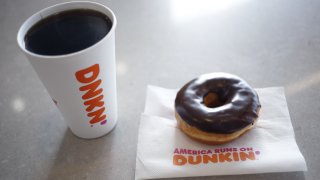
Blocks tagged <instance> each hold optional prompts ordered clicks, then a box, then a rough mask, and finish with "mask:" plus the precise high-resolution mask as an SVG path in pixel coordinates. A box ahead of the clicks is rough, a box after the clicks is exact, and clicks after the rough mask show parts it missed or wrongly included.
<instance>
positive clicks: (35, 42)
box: [24, 9, 112, 55]
mask: <svg viewBox="0 0 320 180" xmlns="http://www.w3.org/2000/svg"><path fill="white" fill-rule="evenodd" d="M111 27H112V22H111V20H110V19H109V18H108V17H107V16H106V15H105V14H102V13H100V12H97V11H94V10H88V9H76V10H68V11H64V12H60V13H57V14H53V15H51V16H48V17H46V18H44V19H42V20H41V21H39V22H38V23H36V24H35V25H34V26H33V27H31V28H30V29H29V31H28V32H27V33H26V36H25V38H24V41H25V47H26V49H27V50H29V51H31V52H33V53H36V54H40V55H64V54H69V53H74V52H77V51H80V50H83V49H85V48H88V47H90V46H92V45H94V44H95V43H97V42H98V41H100V40H101V39H102V38H103V37H105V36H106V34H107V33H108V32H109V31H110V29H111Z"/></svg>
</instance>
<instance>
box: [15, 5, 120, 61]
mask: <svg viewBox="0 0 320 180" xmlns="http://www.w3.org/2000/svg"><path fill="white" fill-rule="evenodd" d="M72 4H74V5H77V4H78V5H83V4H87V5H93V6H100V7H102V8H103V9H105V10H106V11H108V12H109V13H110V15H109V14H106V12H104V11H100V10H97V9H93V10H95V11H99V12H101V13H103V14H105V15H107V16H108V17H109V18H110V19H111V21H112V27H111V29H110V31H109V32H108V33H107V34H106V35H105V36H104V37H103V38H102V39H100V40H99V41H98V42H96V43H94V44H93V45H91V46H89V47H87V48H84V49H82V50H79V51H76V52H72V53H68V54H62V55H41V54H37V53H34V52H31V51H29V50H27V49H26V48H25V46H24V37H25V34H26V33H27V32H28V30H29V29H30V28H31V27H32V26H33V25H34V24H35V23H37V22H39V21H40V20H42V19H43V18H46V17H48V16H50V15H52V14H54V13H58V12H61V11H64V10H58V11H55V12H54V13H51V14H49V15H48V16H45V17H43V16H42V14H43V13H46V12H49V11H50V10H53V9H56V8H59V7H62V6H65V5H72ZM81 8H88V7H86V6H84V7H81V6H80V7H76V6H74V7H71V8H69V9H66V10H72V9H81ZM88 9H90V8H88ZM37 16H40V17H41V19H40V20H36V21H35V23H34V24H32V25H31V27H29V28H27V30H26V31H25V33H24V34H22V33H23V32H22V31H23V29H24V28H25V26H27V25H28V23H29V21H31V20H32V19H34V18H36V17H37ZM110 16H111V17H110ZM116 26H117V19H116V16H115V14H114V13H113V11H112V10H111V9H110V8H108V7H107V6H105V5H103V4H100V3H97V2H91V1H70V2H64V3H59V4H55V5H52V6H49V7H47V8H44V9H42V10H40V11H38V12H36V13H34V14H33V15H31V16H30V17H28V18H27V19H26V20H25V21H24V22H23V23H22V25H21V26H20V28H19V31H18V34H17V43H18V46H19V48H20V49H21V50H22V51H23V52H25V53H26V54H28V55H30V56H34V57H38V58H41V59H63V58H65V57H70V56H75V55H80V54H83V53H85V52H87V51H89V50H91V49H93V48H95V47H96V46H98V45H99V44H101V43H102V41H104V40H106V39H109V38H110V36H112V34H113V33H114V31H115V28H116Z"/></svg>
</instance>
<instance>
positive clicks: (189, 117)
mask: <svg viewBox="0 0 320 180" xmlns="http://www.w3.org/2000/svg"><path fill="white" fill-rule="evenodd" d="M209 93H215V94H216V95H217V96H218V98H219V100H220V102H221V104H220V106H218V107H207V106H206V104H204V97H205V96H206V95H207V94H209ZM260 108H261V105H260V102H259V97H258V95H257V93H256V92H255V90H254V89H252V88H251V87H250V86H249V85H248V84H247V83H246V82H245V81H244V80H242V79H241V78H239V77H237V76H235V75H231V74H227V73H210V74H205V75H202V76H200V77H198V78H196V79H194V80H192V81H190V82H189V83H187V84H186V85H184V86H183V87H182V88H181V89H180V90H179V92H178V93H177V96H176V99H175V110H176V112H177V113H178V114H179V115H180V117H181V118H182V119H183V120H184V121H185V122H186V123H188V124H189V125H191V126H194V127H196V128H198V129H200V130H202V131H205V132H211V133H219V134H230V133H233V132H235V131H238V130H240V129H243V128H245V127H246V126H248V125H249V124H252V123H253V122H254V120H255V119H256V118H257V117H258V112H259V110H260Z"/></svg>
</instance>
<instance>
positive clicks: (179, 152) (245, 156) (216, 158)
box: [173, 147, 260, 166]
mask: <svg viewBox="0 0 320 180" xmlns="http://www.w3.org/2000/svg"><path fill="white" fill-rule="evenodd" d="M258 155H260V151H257V150H254V149H253V148H252V147H242V148H216V149H201V150H192V149H184V148H175V150H174V152H173V165H176V166H184V165H188V164H189V165H200V164H211V163H227V162H238V161H254V160H257V159H258V158H257V156H258Z"/></svg>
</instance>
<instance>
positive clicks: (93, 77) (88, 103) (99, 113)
mask: <svg viewBox="0 0 320 180" xmlns="http://www.w3.org/2000/svg"><path fill="white" fill-rule="evenodd" d="M99 73H100V67H99V64H94V65H92V66H90V67H87V68H85V69H81V70H79V71H77V72H76V73H75V76H76V78H77V80H78V81H79V82H80V83H81V85H82V86H81V87H80V88H79V90H80V91H81V92H84V94H83V95H82V99H83V100H84V102H83V104H84V108H85V109H86V111H87V116H88V118H89V119H90V121H89V123H90V124H91V127H92V126H93V124H96V123H100V124H101V125H104V124H106V123H107V119H106V118H107V115H106V114H105V110H106V107H105V106H104V101H103V89H102V88H101V87H100V84H101V83H102V80H101V79H100V78H99V77H98V76H99Z"/></svg>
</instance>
